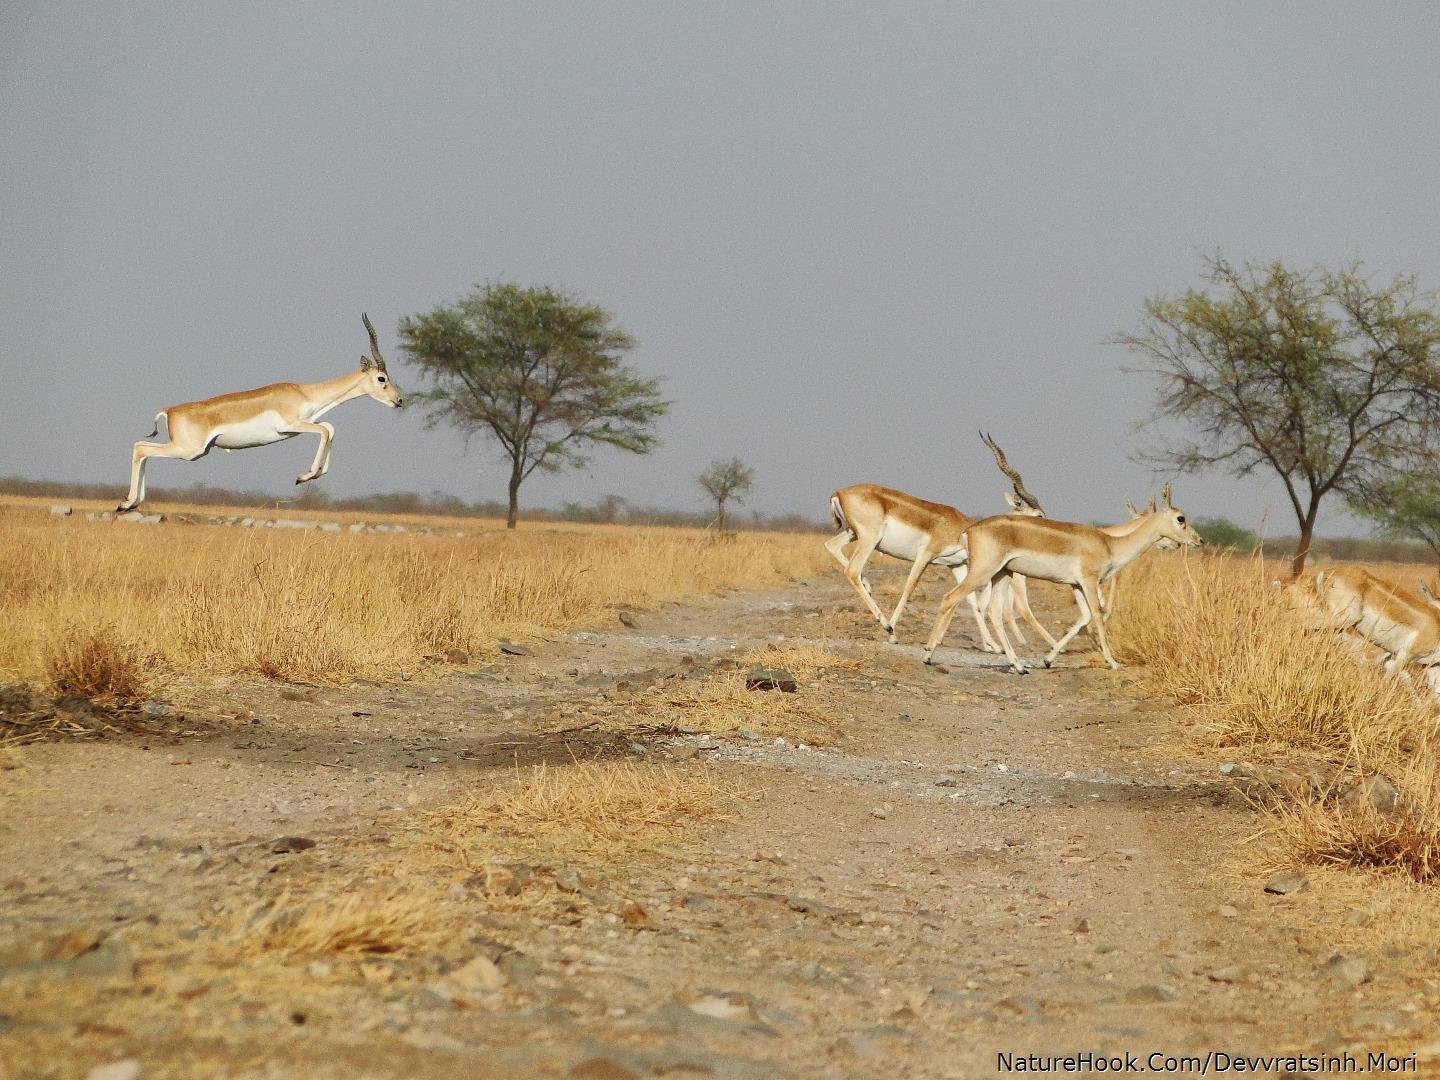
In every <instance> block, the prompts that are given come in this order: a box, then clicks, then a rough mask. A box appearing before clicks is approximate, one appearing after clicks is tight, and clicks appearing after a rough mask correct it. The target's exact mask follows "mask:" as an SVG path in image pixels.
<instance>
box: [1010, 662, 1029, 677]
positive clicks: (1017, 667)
mask: <svg viewBox="0 0 1440 1080" xmlns="http://www.w3.org/2000/svg"><path fill="white" fill-rule="evenodd" d="M1010 670H1011V671H1013V672H1014V673H1015V674H1016V675H1029V674H1030V668H1029V667H1028V666H1026V665H1025V664H1011V665H1010Z"/></svg>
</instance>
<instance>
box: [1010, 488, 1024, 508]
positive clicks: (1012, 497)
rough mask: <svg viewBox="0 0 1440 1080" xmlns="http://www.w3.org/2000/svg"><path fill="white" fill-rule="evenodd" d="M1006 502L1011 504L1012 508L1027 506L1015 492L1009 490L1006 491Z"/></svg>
mask: <svg viewBox="0 0 1440 1080" xmlns="http://www.w3.org/2000/svg"><path fill="white" fill-rule="evenodd" d="M1005 502H1006V503H1008V504H1009V506H1010V509H1011V510H1021V509H1024V506H1025V504H1024V503H1022V502H1021V501H1020V500H1019V499H1018V498H1017V497H1016V496H1015V495H1014V494H1012V493H1011V492H1008V491H1007V492H1005Z"/></svg>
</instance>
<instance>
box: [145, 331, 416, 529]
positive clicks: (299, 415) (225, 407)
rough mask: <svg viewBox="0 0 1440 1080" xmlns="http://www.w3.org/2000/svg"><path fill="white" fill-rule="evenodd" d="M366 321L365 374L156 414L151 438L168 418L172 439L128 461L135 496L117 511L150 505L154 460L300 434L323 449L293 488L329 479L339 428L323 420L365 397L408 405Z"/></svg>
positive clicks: (243, 393) (192, 455)
mask: <svg viewBox="0 0 1440 1080" xmlns="http://www.w3.org/2000/svg"><path fill="white" fill-rule="evenodd" d="M360 318H361V319H362V320H363V321H364V323H365V329H366V330H367V331H368V332H369V334H370V355H369V356H363V355H362V356H361V357H360V370H359V371H355V372H351V373H350V374H349V375H341V376H339V377H338V378H334V379H329V380H327V381H325V382H318V383H273V384H272V385H270V386H262V387H260V389H258V390H242V391H241V392H239V393H238V394H222V395H221V396H220V397H213V398H206V399H205V400H204V401H191V402H187V403H186V404H184V405H172V406H170V407H169V408H168V409H161V410H160V411H159V412H158V413H156V414H155V430H154V431H152V432H150V438H152V439H153V438H154V437H155V436H156V435H158V434H159V433H160V421H161V420H162V419H163V420H164V421H165V426H166V429H167V433H168V437H169V440H170V441H169V442H164V443H157V442H147V441H143V440H142V441H141V442H137V443H136V444H135V451H134V454H133V455H132V456H131V461H130V494H129V496H127V497H126V499H125V501H124V502H123V503H121V504H120V505H119V507H117V510H118V511H119V512H120V513H124V512H125V511H127V510H134V509H135V507H137V506H139V505H140V504H141V503H142V502H144V501H145V463H146V462H147V461H148V460H150V459H151V458H179V459H181V460H182V461H194V460H196V459H197V458H202V457H204V456H205V455H206V454H208V453H209V452H210V449H211V447H215V446H218V447H219V448H220V449H221V450H246V449H248V448H250V447H252V446H269V445H270V444H271V443H277V442H282V441H284V440H285V439H293V438H294V437H295V436H296V435H305V434H310V435H318V436H319V437H320V446H319V448H318V449H317V450H316V451H315V461H314V462H313V463H312V464H311V466H310V471H309V472H306V473H303V474H302V475H300V476H298V477H296V479H295V483H297V484H303V483H305V482H306V481H307V480H314V479H315V478H316V477H319V476H324V475H325V470H326V469H328V468H329V467H330V443H331V441H332V440H333V439H334V437H335V428H334V427H333V426H332V425H331V424H329V423H325V422H322V421H321V420H320V417H322V416H324V415H325V414H326V413H327V412H329V411H330V410H331V409H333V408H335V406H336V405H340V404H343V403H344V402H346V401H349V400H350V399H351V398H357V397H361V396H362V395H368V396H369V397H372V398H374V399H375V400H376V401H378V402H380V403H381V404H382V405H388V406H390V407H391V408H392V409H398V408H399V407H400V406H401V405H402V404H403V401H402V400H401V397H400V388H399V387H397V386H396V385H395V384H394V383H393V382H392V381H391V380H390V375H389V372H387V371H386V370H385V358H384V357H383V356H381V355H380V341H379V339H378V338H377V337H376V335H375V327H373V326H372V325H370V316H368V315H364V314H362V315H361V316H360Z"/></svg>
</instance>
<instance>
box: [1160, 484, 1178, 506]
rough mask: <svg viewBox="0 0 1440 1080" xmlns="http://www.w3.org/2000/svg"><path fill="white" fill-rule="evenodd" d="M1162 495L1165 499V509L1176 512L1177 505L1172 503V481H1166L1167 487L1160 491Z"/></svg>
mask: <svg viewBox="0 0 1440 1080" xmlns="http://www.w3.org/2000/svg"><path fill="white" fill-rule="evenodd" d="M1160 494H1161V495H1162V496H1163V497H1164V499H1165V507H1166V509H1167V510H1174V509H1175V504H1174V503H1173V502H1171V501H1170V481H1169V480H1166V481H1165V486H1164V487H1162V488H1161V489H1160Z"/></svg>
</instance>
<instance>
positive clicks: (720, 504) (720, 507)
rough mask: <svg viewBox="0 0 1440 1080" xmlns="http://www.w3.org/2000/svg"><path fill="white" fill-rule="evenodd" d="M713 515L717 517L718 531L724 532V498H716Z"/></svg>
mask: <svg viewBox="0 0 1440 1080" xmlns="http://www.w3.org/2000/svg"><path fill="white" fill-rule="evenodd" d="M715 516H716V518H718V519H719V524H720V531H721V532H724V531H725V500H724V499H717V500H716V501H715Z"/></svg>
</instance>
